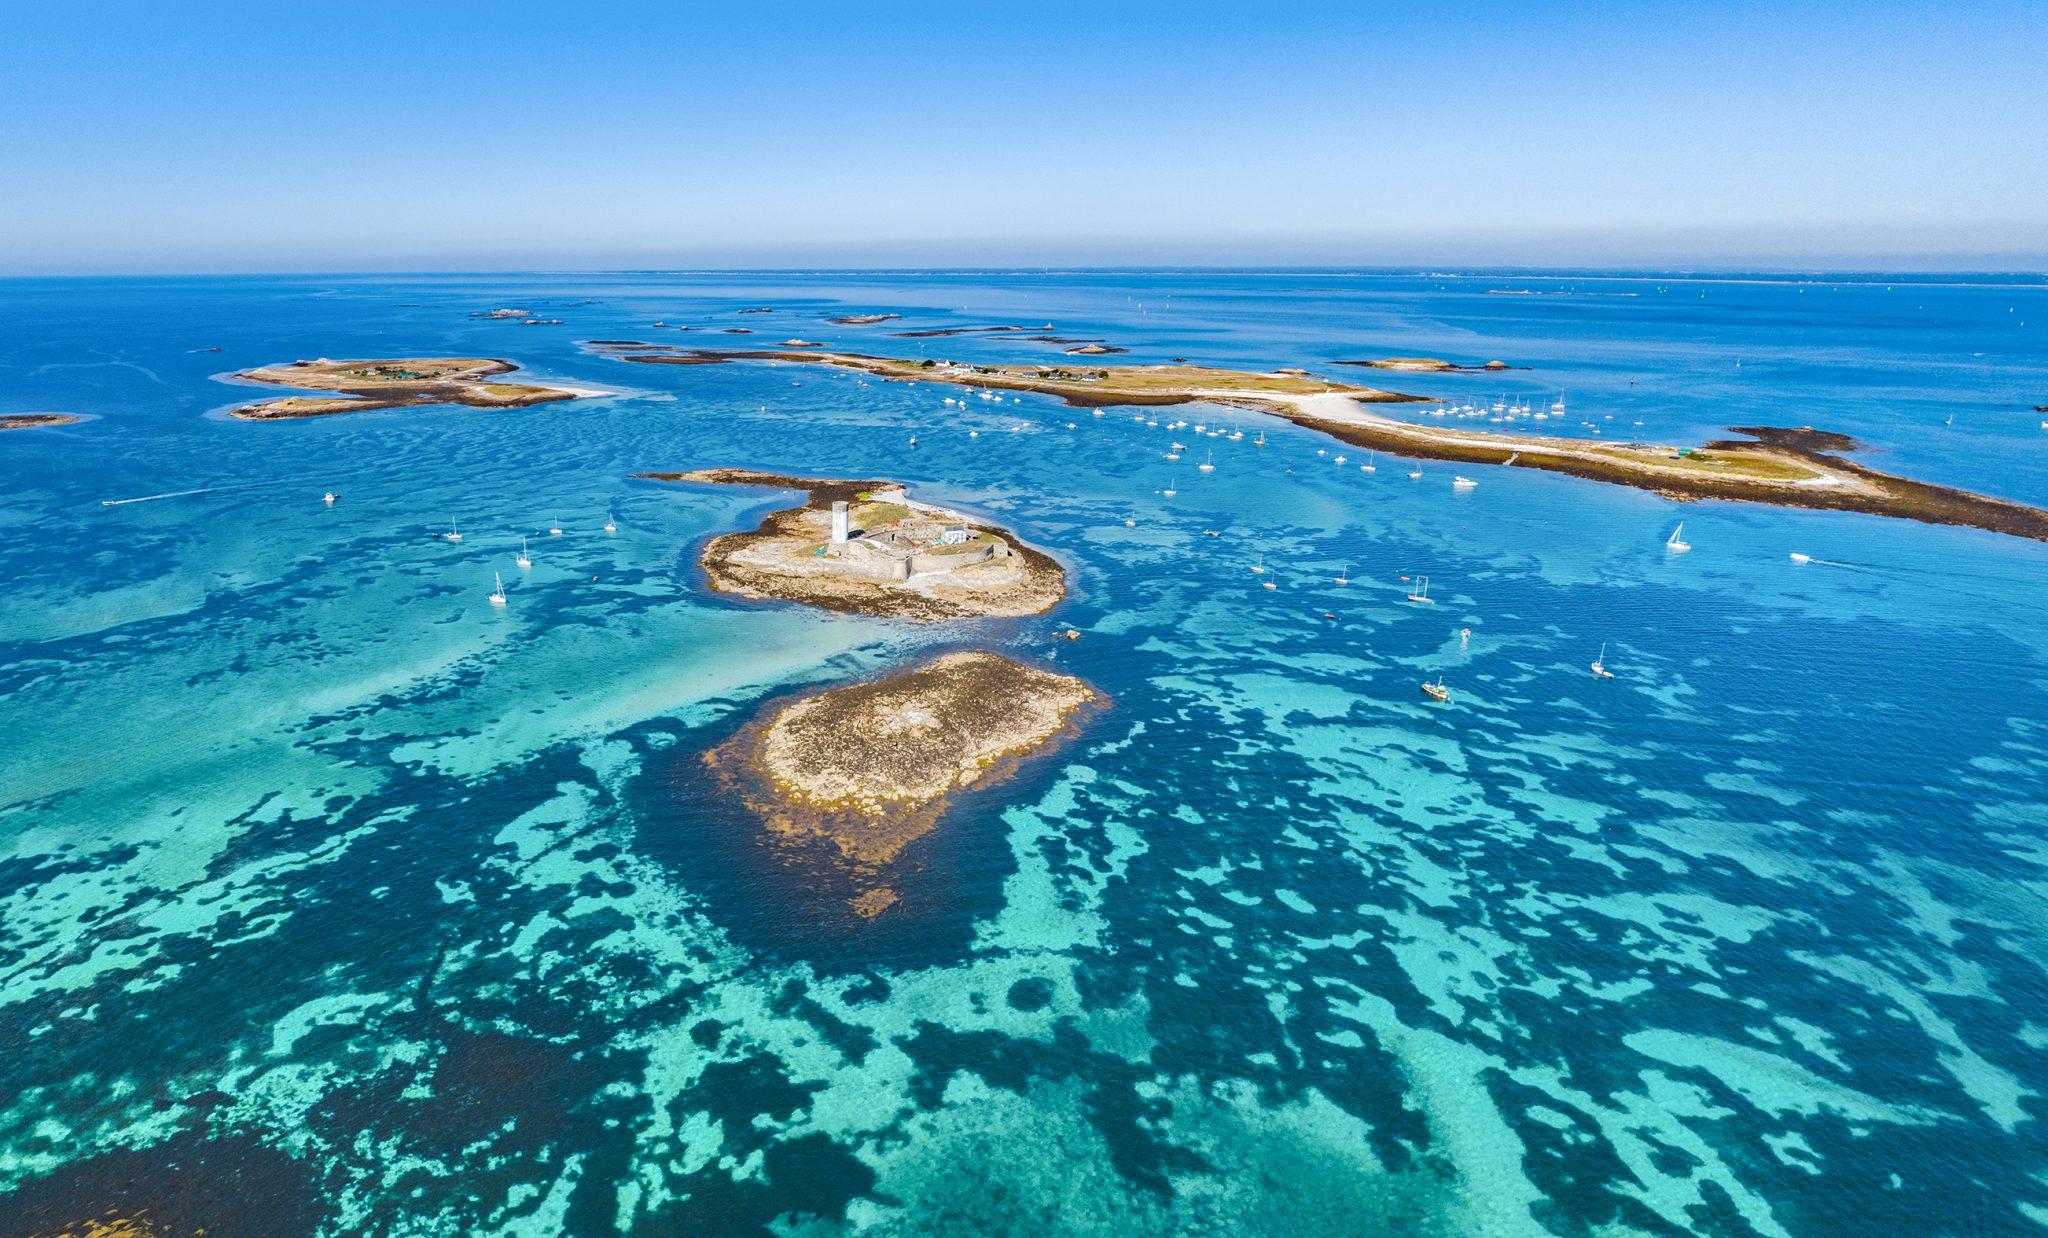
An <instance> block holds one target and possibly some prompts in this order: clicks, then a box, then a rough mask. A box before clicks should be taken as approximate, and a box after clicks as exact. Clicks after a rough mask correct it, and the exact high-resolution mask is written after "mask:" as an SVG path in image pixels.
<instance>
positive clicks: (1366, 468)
mask: <svg viewBox="0 0 2048 1238" xmlns="http://www.w3.org/2000/svg"><path fill="white" fill-rule="evenodd" d="M1372 457H1373V453H1372V452H1370V451H1368V452H1366V453H1365V463H1364V464H1361V465H1359V466H1358V471H1359V472H1361V473H1376V472H1378V471H1379V470H1378V469H1375V468H1374V467H1373V466H1372Z"/></svg>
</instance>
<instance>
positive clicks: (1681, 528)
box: [1664, 520, 1692, 555]
mask: <svg viewBox="0 0 2048 1238" xmlns="http://www.w3.org/2000/svg"><path fill="white" fill-rule="evenodd" d="M1683 532H1685V521H1683V520H1681V521H1679V522H1678V527H1677V528H1675V529H1673V530H1671V536H1670V537H1667V538H1665V539H1664V549H1666V550H1668V551H1670V552H1671V553H1672V554H1675V555H1682V554H1684V553H1685V552H1686V551H1688V550H1691V549H1692V543H1691V542H1688V541H1684V540H1682V539H1681V538H1680V537H1679V536H1678V535H1679V534H1681V533H1683Z"/></svg>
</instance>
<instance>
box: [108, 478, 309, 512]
mask: <svg viewBox="0 0 2048 1238" xmlns="http://www.w3.org/2000/svg"><path fill="white" fill-rule="evenodd" d="M293 484H295V483H294V482H293V481H251V482H244V483H242V484H241V485H238V486H201V487H199V488H198V489H196V490H166V491H165V492H164V493H162V494H142V495H137V496H136V497H134V498H132V499H101V500H100V506H101V507H125V506H127V505H128V504H130V503H155V502H158V501H160V500H163V499H182V498H186V497H187V496H190V495H194V494H219V493H221V492H223V491H228V490H261V489H262V488H264V487H265V486H289V485H293Z"/></svg>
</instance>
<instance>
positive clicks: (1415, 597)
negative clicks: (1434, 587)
mask: <svg viewBox="0 0 2048 1238" xmlns="http://www.w3.org/2000/svg"><path fill="white" fill-rule="evenodd" d="M1408 600H1409V601H1411V602H1420V603H1422V604H1423V605H1424V606H1434V605H1436V599H1435V598H1433V597H1431V596H1429V577H1427V576H1420V577H1417V578H1416V581H1415V591H1414V592H1413V593H1410V594H1409V595H1408Z"/></svg>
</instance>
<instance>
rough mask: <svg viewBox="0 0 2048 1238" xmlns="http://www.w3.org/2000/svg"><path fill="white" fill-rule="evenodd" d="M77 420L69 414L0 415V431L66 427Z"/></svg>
mask: <svg viewBox="0 0 2048 1238" xmlns="http://www.w3.org/2000/svg"><path fill="white" fill-rule="evenodd" d="M78 420H79V419H78V418H77V417H75V416H73V415H72V414H70V413H0V430H36V429H41V428H43V427H46V426H68V425H71V424H73V423H74V422H76V421H78Z"/></svg>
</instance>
